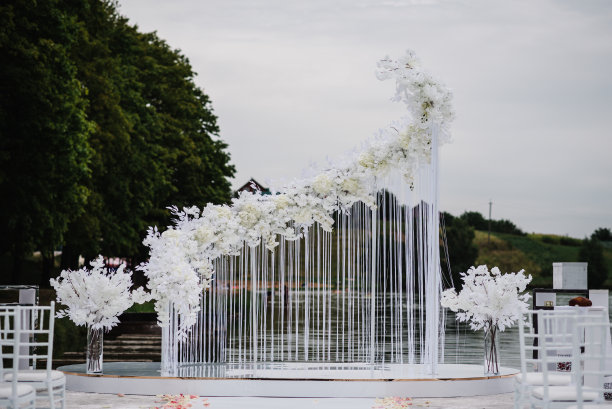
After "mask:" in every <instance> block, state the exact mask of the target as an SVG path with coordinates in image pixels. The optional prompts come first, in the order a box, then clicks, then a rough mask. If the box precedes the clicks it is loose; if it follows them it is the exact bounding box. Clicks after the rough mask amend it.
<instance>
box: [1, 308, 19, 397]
mask: <svg viewBox="0 0 612 409" xmlns="http://www.w3.org/2000/svg"><path fill="white" fill-rule="evenodd" d="M19 309H20V307H13V308H11V309H3V310H0V380H4V376H5V374H6V373H12V376H11V395H12V396H13V397H15V396H17V372H18V371H19V346H20V335H21V334H20V328H21V323H20V318H21V314H20V311H19ZM5 360H7V361H10V362H11V367H10V368H5V367H4V362H5Z"/></svg>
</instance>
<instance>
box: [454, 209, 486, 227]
mask: <svg viewBox="0 0 612 409" xmlns="http://www.w3.org/2000/svg"><path fill="white" fill-rule="evenodd" d="M459 218H460V219H462V220H463V221H465V222H466V223H467V224H468V225H469V226H472V227H473V228H474V229H476V230H487V229H488V228H489V224H488V223H489V222H488V221H487V220H486V219H485V218H484V217H483V215H482V214H480V212H464V213H463V214H462V215H461V216H459Z"/></svg>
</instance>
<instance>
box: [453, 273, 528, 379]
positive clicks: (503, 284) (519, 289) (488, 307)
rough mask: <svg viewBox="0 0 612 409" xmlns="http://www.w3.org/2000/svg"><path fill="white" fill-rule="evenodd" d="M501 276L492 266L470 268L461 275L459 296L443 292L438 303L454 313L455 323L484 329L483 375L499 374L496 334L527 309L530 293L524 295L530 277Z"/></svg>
mask: <svg viewBox="0 0 612 409" xmlns="http://www.w3.org/2000/svg"><path fill="white" fill-rule="evenodd" d="M524 271H525V270H521V271H519V272H518V273H507V274H502V273H501V272H500V271H499V268H497V267H493V268H492V269H491V271H490V272H489V269H488V268H487V266H484V265H483V266H478V267H471V268H470V269H469V270H468V272H467V273H461V279H462V280H463V288H462V289H461V291H460V292H459V293H457V292H456V291H455V289H454V288H450V289H448V290H446V291H444V292H443V293H442V299H441V304H442V306H443V307H446V308H450V309H451V310H452V311H454V312H456V313H457V320H458V321H461V322H469V323H470V327H471V328H472V329H473V330H474V331H477V330H479V329H484V330H485V373H486V374H499V354H498V346H497V345H498V343H499V339H498V331H501V332H503V331H504V330H505V329H506V328H510V327H511V326H512V325H514V324H515V322H516V321H517V320H518V319H519V317H520V315H521V314H524V313H525V312H526V311H527V309H528V304H527V301H528V300H529V298H530V295H529V294H526V293H523V292H524V291H525V289H526V287H527V284H529V282H531V279H532V277H531V275H529V276H528V277H527V276H525V274H524Z"/></svg>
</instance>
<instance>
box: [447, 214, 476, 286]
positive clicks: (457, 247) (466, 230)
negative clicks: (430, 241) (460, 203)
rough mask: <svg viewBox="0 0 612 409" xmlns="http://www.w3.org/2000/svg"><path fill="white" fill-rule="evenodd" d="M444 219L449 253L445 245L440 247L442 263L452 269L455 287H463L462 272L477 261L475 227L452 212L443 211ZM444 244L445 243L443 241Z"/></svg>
mask: <svg viewBox="0 0 612 409" xmlns="http://www.w3.org/2000/svg"><path fill="white" fill-rule="evenodd" d="M442 220H443V223H441V225H443V226H444V227H445V229H443V230H442V232H444V231H445V232H446V242H447V244H448V254H447V253H446V251H445V249H444V246H441V248H440V263H441V265H442V268H443V269H448V265H449V261H450V269H451V272H452V281H453V284H454V286H455V288H461V285H462V281H461V276H460V275H459V274H460V273H464V272H466V271H467V270H468V269H469V268H470V267H471V266H473V265H474V263H475V262H476V258H477V257H478V248H477V247H476V245H475V244H474V236H475V235H474V228H473V227H471V226H470V225H469V224H468V223H467V222H466V221H465V219H464V218H463V217H454V216H453V215H451V214H450V213H446V212H444V213H442ZM443 244H444V243H443Z"/></svg>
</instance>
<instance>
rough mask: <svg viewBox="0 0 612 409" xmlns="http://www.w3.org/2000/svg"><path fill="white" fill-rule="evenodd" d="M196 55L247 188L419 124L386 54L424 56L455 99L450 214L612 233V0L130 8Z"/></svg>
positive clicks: (145, 4) (273, 1) (271, 0)
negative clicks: (383, 61)
mask: <svg viewBox="0 0 612 409" xmlns="http://www.w3.org/2000/svg"><path fill="white" fill-rule="evenodd" d="M119 4H120V11H121V12H122V14H124V15H126V16H127V17H128V18H129V19H130V20H131V22H132V23H135V24H137V25H138V26H139V27H140V28H141V30H144V31H157V32H158V33H159V35H160V36H161V37H162V38H164V39H166V40H167V41H168V43H169V44H170V45H171V46H172V47H174V48H179V49H181V50H182V51H183V53H184V54H185V55H187V57H188V58H189V59H190V61H191V63H192V65H193V68H194V70H195V71H196V72H197V73H198V77H197V79H196V82H197V84H198V85H199V86H200V87H202V88H203V89H204V90H205V92H206V93H207V94H209V95H210V97H211V99H212V101H213V107H214V109H215V113H216V114H217V115H218V117H219V125H220V128H221V133H220V135H221V137H222V139H224V140H225V141H226V142H227V143H228V144H229V151H230V153H231V155H232V161H233V163H234V164H235V166H236V169H237V175H236V178H235V180H234V185H235V186H237V185H240V184H242V183H244V182H246V181H247V180H248V179H249V177H251V176H252V177H254V178H256V179H258V180H260V181H261V182H265V181H267V180H275V179H278V178H279V177H284V178H290V177H294V176H300V175H301V174H302V171H303V169H304V168H306V167H308V165H309V164H310V163H312V162H324V161H325V159H326V157H330V158H333V157H336V156H339V155H340V154H342V153H343V152H345V151H347V150H351V149H352V148H354V147H357V146H359V145H360V144H361V143H362V141H364V140H365V139H367V138H369V137H370V136H371V135H372V134H373V132H375V131H376V130H377V129H378V128H381V127H384V126H386V125H387V124H388V123H389V122H390V121H392V120H394V119H396V118H398V117H400V116H401V115H402V114H403V106H402V105H400V104H395V103H392V102H390V101H389V98H390V97H391V95H392V94H393V88H392V87H393V85H392V84H391V83H390V82H379V81H378V80H376V78H375V76H374V70H375V64H376V61H377V60H378V59H380V58H381V57H383V56H385V55H387V54H389V55H391V56H399V55H400V54H402V53H403V52H404V50H405V49H406V48H412V49H414V50H415V51H416V52H417V55H419V57H420V58H421V60H422V62H423V65H424V66H426V67H427V68H428V70H429V71H430V72H431V73H433V74H435V75H436V76H437V77H438V78H440V79H441V80H442V81H443V82H444V83H445V84H446V85H448V86H449V87H450V88H451V89H452V90H453V92H454V95H455V111H456V120H455V122H454V124H453V140H454V141H453V143H452V144H450V145H446V146H445V147H444V148H442V153H441V174H440V197H441V208H442V209H444V210H447V211H449V212H451V213H453V214H456V215H457V214H460V213H462V212H463V211H465V210H476V211H480V212H481V213H483V214H485V215H486V214H487V212H488V202H489V200H492V201H493V217H494V218H507V219H510V220H512V221H514V222H515V223H516V224H517V225H518V226H519V227H521V228H522V229H523V230H525V231H527V232H544V233H556V234H569V235H570V236H575V237H583V236H585V235H588V234H590V233H591V232H592V231H593V230H594V229H595V228H597V227H602V226H605V227H612V181H611V179H610V177H611V176H612V160H611V156H612V2H611V1H607V0H600V1H597V0H584V1H579V0H574V1H569V0H566V1H552V0H537V1H534V0H520V1H517V0H513V1H509V0H506V1H501V0H300V1H294V0H255V1H239V0H201V1H197V0H175V1H167V0H120V2H119Z"/></svg>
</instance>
